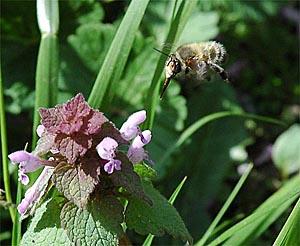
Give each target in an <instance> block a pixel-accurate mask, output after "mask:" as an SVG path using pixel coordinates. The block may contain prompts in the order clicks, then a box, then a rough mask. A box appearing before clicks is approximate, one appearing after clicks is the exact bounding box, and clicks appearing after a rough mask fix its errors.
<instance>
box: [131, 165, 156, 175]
mask: <svg viewBox="0 0 300 246" xmlns="http://www.w3.org/2000/svg"><path fill="white" fill-rule="evenodd" d="M134 171H135V172H136V173H137V174H138V175H139V176H140V177H142V178H148V179H155V178H156V177H157V173H156V172H155V170H154V169H152V168H151V167H149V166H148V165H145V164H136V165H134Z"/></svg>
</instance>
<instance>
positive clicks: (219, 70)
mask: <svg viewBox="0 0 300 246" xmlns="http://www.w3.org/2000/svg"><path fill="white" fill-rule="evenodd" d="M207 64H208V65H209V66H210V68H211V69H212V70H214V71H215V72H217V73H218V74H219V75H220V76H221V78H222V79H223V80H224V81H226V82H229V79H228V74H227V72H226V71H225V70H224V68H222V67H220V66H219V65H217V64H215V63H213V62H207Z"/></svg>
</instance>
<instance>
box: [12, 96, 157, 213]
mask: <svg viewBox="0 0 300 246" xmlns="http://www.w3.org/2000/svg"><path fill="white" fill-rule="evenodd" d="M39 113H40V115H41V125H40V126H39V127H38V128H37V134H38V136H39V137H40V138H39V140H38V142H37V146H36V148H35V150H34V151H32V153H29V152H27V151H23V150H21V151H16V152H14V153H12V154H10V155H9V158H10V160H11V161H12V162H13V163H19V181H21V182H22V184H24V185H27V184H28V183H29V178H28V176H27V175H26V173H29V172H34V171H36V170H38V169H39V168H42V167H44V170H43V171H42V173H41V175H40V176H39V178H38V179H37V180H36V182H35V184H34V185H33V186H32V187H31V188H29V189H28V190H27V192H26V194H25V197H24V199H23V200H22V202H21V203H20V204H19V206H18V211H19V212H20V213H21V214H25V213H29V210H30V211H31V212H30V213H32V208H33V207H35V206H36V205H35V204H33V203H34V202H35V201H36V200H38V198H41V197H42V196H43V195H44V193H45V191H46V187H47V186H49V183H51V184H54V185H55V186H56V188H57V189H58V190H59V191H60V192H61V193H62V194H63V195H64V197H65V198H66V199H68V200H69V201H71V202H73V203H75V204H76V205H77V206H78V207H84V206H85V205H86V204H87V202H88V200H89V199H90V198H91V196H92V193H93V192H94V191H95V190H96V187H97V188H98V189H97V190H101V191H105V192H108V190H109V188H111V187H114V189H115V190H116V189H117V190H118V188H119V187H120V186H122V187H123V188H124V189H125V190H126V189H128V191H129V192H131V193H136V194H135V195H137V196H140V197H142V199H144V198H145V194H142V193H143V192H142V191H141V190H139V189H137V188H132V186H133V185H132V184H129V183H128V180H129V179H128V176H130V175H132V176H133V177H134V178H133V180H135V182H137V183H138V182H140V180H139V177H138V175H136V173H135V172H134V168H133V165H134V164H137V163H142V162H143V160H146V161H147V162H148V163H150V164H153V161H152V160H151V159H150V157H149V154H148V152H147V151H146V150H144V148H143V147H144V145H146V144H148V143H149V142H150V140H151V132H150V131H149V130H146V131H143V132H142V131H141V129H140V128H139V124H141V123H142V122H144V121H145V119H146V111H145V110H142V111H138V112H136V113H134V114H132V115H131V116H129V118H128V119H127V121H126V122H125V123H124V124H123V125H122V126H121V128H120V130H118V129H117V128H116V127H115V125H114V124H113V123H112V122H110V121H109V120H108V119H107V118H106V117H105V116H104V115H103V113H102V112H100V111H99V110H97V109H92V108H91V107H90V106H89V105H88V104H87V102H86V101H85V99H84V97H83V95H82V94H77V95H76V96H75V97H74V98H72V99H71V100H70V101H68V102H67V103H66V104H64V105H57V106H56V107H55V108H49V109H46V108H41V109H39ZM130 141H131V142H130ZM120 146H128V147H127V148H126V147H125V148H124V147H122V150H120V149H119V147H120ZM124 149H125V150H124ZM126 149H127V150H126ZM123 165H124V170H123ZM118 172H119V173H118ZM108 187H109V188H108ZM144 200H146V201H149V199H148V198H146V199H144Z"/></svg>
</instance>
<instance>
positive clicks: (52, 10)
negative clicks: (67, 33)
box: [32, 0, 59, 148]
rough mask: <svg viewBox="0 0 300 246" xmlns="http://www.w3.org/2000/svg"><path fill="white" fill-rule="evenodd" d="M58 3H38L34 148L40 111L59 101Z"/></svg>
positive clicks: (43, 0)
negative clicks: (38, 36) (40, 35)
mask: <svg viewBox="0 0 300 246" xmlns="http://www.w3.org/2000/svg"><path fill="white" fill-rule="evenodd" d="M58 16H59V11H58V1H57V0H54V1H47V0H38V1H37V18H38V24H39V28H40V31H41V33H42V38H41V43H40V48H39V53H38V59H37V68H36V77H35V80H36V85H35V86H36V88H35V106H34V115H33V128H32V129H33V130H32V136H33V137H32V148H34V147H35V143H36V140H37V135H36V131H35V129H36V128H37V126H38V124H39V122H40V116H39V113H38V109H39V108H40V107H50V106H54V105H55V104H56V101H57V85H58V71H59V56H58V39H57V36H56V32H57V30H58V19H59V17H58Z"/></svg>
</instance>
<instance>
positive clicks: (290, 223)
mask: <svg viewBox="0 0 300 246" xmlns="http://www.w3.org/2000/svg"><path fill="white" fill-rule="evenodd" d="M299 232H300V199H299V200H298V202H297V203H296V205H295V207H294V209H293V211H292V212H291V214H290V216H289V217H288V219H287V221H286V223H285V224H284V226H283V228H282V229H281V231H280V233H279V235H278V237H277V238H276V240H275V242H274V244H273V245H274V246H283V245H300V237H299Z"/></svg>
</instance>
